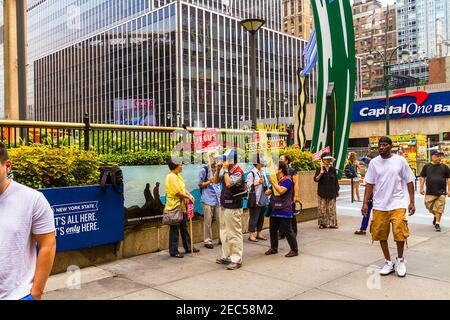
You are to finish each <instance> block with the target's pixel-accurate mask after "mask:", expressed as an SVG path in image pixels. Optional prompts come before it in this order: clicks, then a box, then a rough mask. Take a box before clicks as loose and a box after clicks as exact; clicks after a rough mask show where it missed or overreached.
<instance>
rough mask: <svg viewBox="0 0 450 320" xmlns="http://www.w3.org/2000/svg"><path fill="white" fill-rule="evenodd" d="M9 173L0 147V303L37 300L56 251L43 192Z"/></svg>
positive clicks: (8, 165)
mask: <svg viewBox="0 0 450 320" xmlns="http://www.w3.org/2000/svg"><path fill="white" fill-rule="evenodd" d="M10 170H11V161H10V160H9V159H8V153H7V151H6V148H5V147H4V146H3V145H2V144H0V300H4V299H7V300H19V299H20V300H40V299H41V296H42V293H43V292H44V288H45V285H46V283H47V280H48V277H49V274H50V272H51V269H52V266H53V261H54V258H55V252H56V240H55V222H54V218H53V210H52V209H51V207H50V205H49V203H48V201H47V200H46V199H45V197H44V195H43V194H42V193H40V192H38V191H35V190H33V189H30V188H28V187H25V186H23V185H21V184H19V183H17V182H14V181H12V180H10V179H8V176H9V173H10ZM36 246H37V247H38V248H39V253H37V247H36Z"/></svg>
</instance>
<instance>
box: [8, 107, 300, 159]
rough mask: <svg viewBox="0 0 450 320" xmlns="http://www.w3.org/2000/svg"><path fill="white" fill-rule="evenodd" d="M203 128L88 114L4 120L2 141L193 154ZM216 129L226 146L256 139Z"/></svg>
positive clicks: (10, 145)
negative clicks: (106, 120) (118, 121)
mask: <svg viewBox="0 0 450 320" xmlns="http://www.w3.org/2000/svg"><path fill="white" fill-rule="evenodd" d="M201 130H204V129H196V128H184V129H183V128H171V127H147V126H124V125H103V124H93V123H90V121H89V117H88V116H87V115H86V116H85V117H84V123H58V122H35V121H10V120H0V141H1V142H3V144H5V145H6V147H7V148H15V147H19V146H22V145H31V144H36V143H38V144H46V145H50V146H53V147H60V146H77V147H79V148H80V149H85V150H92V151H94V152H96V153H97V154H111V153H129V152H136V151H140V150H150V151H151V150H155V151H160V152H166V151H171V150H173V149H174V148H176V147H177V146H180V144H182V145H183V146H184V147H183V150H185V151H188V150H189V149H190V151H191V153H192V157H193V156H194V154H195V150H194V133H195V132H196V131H201ZM216 132H217V134H218V139H219V142H220V144H221V145H222V147H223V148H228V147H234V148H240V149H242V150H245V147H246V144H247V143H249V142H252V141H253V134H254V133H253V132H252V131H244V130H231V129H217V131H216ZM267 136H268V139H269V140H277V139H283V140H284V141H285V144H286V145H290V144H292V139H290V138H289V137H290V136H291V135H290V134H289V133H285V132H270V133H268V134H267ZM186 146H188V147H186ZM189 147H190V148H189Z"/></svg>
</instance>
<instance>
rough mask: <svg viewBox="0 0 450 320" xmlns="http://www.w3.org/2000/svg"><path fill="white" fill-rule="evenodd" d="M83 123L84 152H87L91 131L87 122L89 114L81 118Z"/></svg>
mask: <svg viewBox="0 0 450 320" xmlns="http://www.w3.org/2000/svg"><path fill="white" fill-rule="evenodd" d="M83 123H84V129H83V131H84V150H86V151H88V150H89V131H90V130H91V124H90V122H89V114H87V113H85V114H84V116H83Z"/></svg>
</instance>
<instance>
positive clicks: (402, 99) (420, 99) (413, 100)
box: [352, 91, 450, 122]
mask: <svg viewBox="0 0 450 320" xmlns="http://www.w3.org/2000/svg"><path fill="white" fill-rule="evenodd" d="M389 105H390V108H389V115H390V119H392V120H401V119H411V118H424V117H437V116H450V91H442V92H433V93H428V92H423V91H417V92H407V93H402V94H398V95H394V96H391V97H390V98H389ZM385 119H386V98H381V99H371V100H360V101H355V102H354V103H353V119H352V122H363V121H376V120H385Z"/></svg>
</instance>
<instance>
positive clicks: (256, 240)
mask: <svg viewBox="0 0 450 320" xmlns="http://www.w3.org/2000/svg"><path fill="white" fill-rule="evenodd" d="M248 241H251V242H258V239H256V238H251V237H249V238H248Z"/></svg>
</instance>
